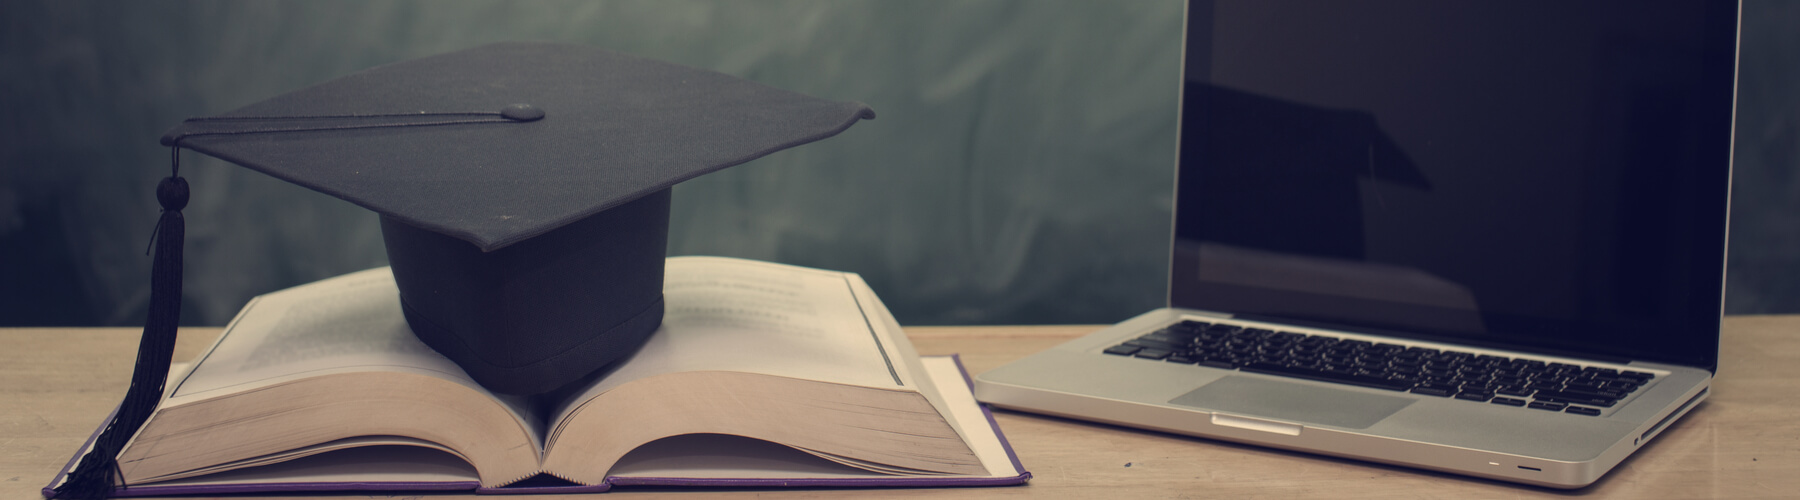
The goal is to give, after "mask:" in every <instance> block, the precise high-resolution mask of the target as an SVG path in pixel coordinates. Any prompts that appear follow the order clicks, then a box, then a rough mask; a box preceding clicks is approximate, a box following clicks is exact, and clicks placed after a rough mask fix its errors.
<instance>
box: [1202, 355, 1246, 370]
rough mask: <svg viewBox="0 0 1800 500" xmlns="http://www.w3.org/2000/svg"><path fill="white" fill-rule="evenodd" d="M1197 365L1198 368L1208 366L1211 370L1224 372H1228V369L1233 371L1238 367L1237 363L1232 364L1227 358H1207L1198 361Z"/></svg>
mask: <svg viewBox="0 0 1800 500" xmlns="http://www.w3.org/2000/svg"><path fill="white" fill-rule="evenodd" d="M1199 364H1200V366H1210V367H1213V368H1223V369H1226V370H1230V369H1234V368H1237V367H1238V365H1237V363H1234V362H1232V361H1231V360H1230V359H1228V358H1207V359H1203V360H1200V363H1199Z"/></svg>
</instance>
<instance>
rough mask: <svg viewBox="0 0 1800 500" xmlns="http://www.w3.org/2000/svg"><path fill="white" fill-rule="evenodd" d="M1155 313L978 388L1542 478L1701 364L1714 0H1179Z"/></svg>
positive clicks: (1720, 77) (1716, 291)
mask: <svg viewBox="0 0 1800 500" xmlns="http://www.w3.org/2000/svg"><path fill="white" fill-rule="evenodd" d="M1186 23H1187V24H1186V35H1185V36H1186V46H1185V50H1184V56H1183V58H1184V67H1183V71H1182V73H1183V75H1184V81H1183V82H1182V90H1181V92H1182V99H1181V124H1180V134H1181V140H1180V152H1179V155H1178V156H1179V161H1178V163H1179V165H1178V166H1177V168H1176V170H1177V172H1176V176H1175V184H1176V187H1175V210H1174V212H1175V214H1174V223H1173V226H1174V227H1173V231H1172V232H1173V244H1172V249H1171V252H1170V253H1171V258H1170V266H1169V267H1170V273H1169V290H1168V307H1166V308H1161V309H1157V310H1153V311H1150V312H1147V313H1144V314H1142V315H1139V316H1137V317H1134V318H1131V319H1129V320H1126V321H1124V322H1122V323H1118V324H1117V325H1114V326H1111V327H1109V328H1106V329H1103V330H1100V331H1098V332H1095V333H1093V334H1090V335H1087V336H1084V337H1081V338H1079V339H1076V340H1074V341H1071V342H1068V343H1066V344H1063V345H1061V346H1058V347H1055V348H1053V349H1050V350H1048V351H1044V352H1041V353H1037V354H1034V355H1031V356H1028V357H1026V358H1023V359H1020V360H1018V361H1016V362H1013V363H1010V364H1007V365H1005V366H1002V367H999V368H996V369H994V370H991V371H988V372H986V373H983V374H981V375H979V376H977V377H976V378H975V394H976V397H977V398H978V399H980V400H981V401H983V402H987V403H991V404H993V405H996V406H999V407H1002V408H1009V409H1015V410H1021V411H1027V412H1038V413H1045V414H1051V415H1058V416H1064V417H1071V418H1076V419H1085V420H1092V421H1096V422H1105V423H1111V424H1118V425H1125V426H1132V427H1139V428H1145V429H1153V430H1159V431H1166V432H1172V433H1178V434H1185V435H1192V436H1200V437H1206V438H1214V439H1221V440H1227V441H1234V442H1242V443H1252V444H1258V445H1266V446H1270V447H1276V448H1283V449H1289V450H1299V451H1307V452H1313V453H1318V454H1323V455H1332V456H1338V457H1349V458H1355V459H1362V460H1369V461H1375V462H1382V463H1388V464H1398V465H1404V466H1411V467H1418V468H1424V469H1432V470H1438V471H1446V472H1452V473H1457V474H1466V475H1471V476H1479V477H1484V478H1491V479H1497V480H1502V481H1513V482H1519V483H1527V484H1533V485H1541V486H1548V487H1556V488H1578V487H1582V486H1585V485H1588V484H1591V483H1593V482H1594V481H1596V480H1598V479H1600V478H1601V476H1603V475H1604V474H1605V473H1606V472H1607V471H1608V470H1610V469H1611V468H1613V467H1614V466H1615V465H1617V464H1619V462H1620V461H1622V460H1624V459H1625V458H1626V457H1627V456H1629V455H1630V454H1631V453H1632V452H1634V451H1636V450H1637V449H1638V448H1641V447H1643V446H1644V445H1645V444H1646V443H1648V442H1649V441H1650V440H1652V439H1654V438H1656V436H1657V434H1658V433H1659V432H1661V431H1663V430H1664V429H1667V428H1668V426H1669V424H1670V423H1671V422H1672V421H1674V420H1676V419H1678V418H1680V417H1681V416H1682V415H1683V414H1685V413H1687V412H1689V411H1693V410H1694V409H1695V406H1696V405H1697V404H1699V403H1700V402H1701V401H1703V400H1705V399H1706V397H1707V394H1708V390H1709V387H1710V385H1711V381H1712V379H1713V374H1714V372H1715V371H1716V369H1717V367H1718V353H1719V325H1720V315H1721V310H1722V306H1723V296H1724V272H1725V243H1726V218H1727V217H1726V215H1727V206H1728V202H1729V191H1730V182H1731V143H1732V115H1733V105H1734V98H1735V88H1736V82H1735V78H1736V60H1737V57H1736V55H1737V50H1736V49H1737V28H1738V6H1737V4H1736V2H1710V1H1708V2H1702V1H1683V2H1648V3H1646V2H1640V1H1600V2H1514V1H1489V2H1420V1H1404V0H1392V1H1386V0H1375V1H1356V2H1314V1H1296V0H1244V1H1231V0H1219V1H1193V2H1191V3H1190V4H1189V6H1188V9H1187V21H1186Z"/></svg>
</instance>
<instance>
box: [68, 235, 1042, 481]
mask: <svg viewBox="0 0 1800 500" xmlns="http://www.w3.org/2000/svg"><path fill="white" fill-rule="evenodd" d="M664 294H665V300H666V304H667V313H666V315H665V317H664V320H663V325H662V328H661V329H659V330H658V331H657V332H656V333H655V334H654V335H653V336H652V337H651V339H650V341H649V342H648V343H647V344H645V346H644V347H643V348H642V349H641V350H639V351H638V352H637V353H636V354H634V355H633V356H632V357H631V358H630V359H628V360H627V361H625V362H623V363H621V364H619V365H617V366H615V367H613V368H611V369H609V370H608V371H607V372H605V373H602V374H600V375H599V376H597V377H595V378H593V379H592V380H591V381H589V382H586V383H585V385H578V386H575V387H572V388H570V389H568V390H564V391H561V393H560V394H558V395H556V396H554V397H539V398H533V399H528V398H521V397H513V396H505V395H496V394H493V393H491V392H488V391H486V390H484V389H483V388H482V387H481V386H479V385H477V384H476V383H475V382H474V381H473V380H471V379H470V378H469V377H468V376H467V375H465V374H464V373H463V371H462V370H461V369H459V368H458V367H457V366H456V365H455V364H454V363H451V362H450V361H449V360H448V359H445V358H444V357H443V356H440V355H438V354H437V353H436V352H434V351H432V350H431V349H430V348H428V347H426V346H425V345H424V344H422V343H420V342H419V341H418V340H417V339H416V338H415V337H414V336H413V334H412V332H411V331H410V330H408V329H407V326H406V321H405V319H404V318H403V317H402V316H401V313H400V304H399V294H398V292H397V291H396V289H395V287H394V281H393V277H392V274H391V273H390V272H389V271H388V270H387V269H386V268H380V269H371V270H368V271H363V272H358V273H353V274H348V275H344V276H340V277H336V278H331V279H327V280H324V281H319V282H316V283H311V284H307V285H302V286H298V287H295V288H291V289H287V290H283V291H279V292H275V293H271V294H267V295H263V296H260V297H257V298H256V299H253V300H251V301H250V304H249V305H247V306H245V307H244V310H243V311H242V312H240V313H239V314H238V316H237V318H236V319H234V320H232V322H231V324H230V325H229V326H228V327H227V328H226V329H225V333H224V334H223V335H221V336H220V338H219V340H218V342H217V343H215V344H214V345H213V347H212V349H211V350H210V351H208V352H207V353H206V354H205V355H203V356H201V357H200V358H199V360H198V361H197V362H196V363H195V364H194V365H193V366H192V367H191V368H190V369H188V370H187V372H186V373H185V374H178V376H176V377H172V378H171V381H172V382H171V384H170V387H169V389H168V391H167V394H166V395H165V396H164V399H163V401H162V403H161V404H160V405H159V406H158V408H157V410H156V413H155V414H154V415H152V416H151V418H150V420H149V421H148V422H147V423H146V424H145V425H144V427H143V429H141V430H140V431H139V432H138V434H137V435H136V436H135V437H134V438H133V439H132V441H131V442H130V444H128V445H127V446H126V447H125V449H124V450H123V451H122V452H121V453H120V455H119V470H120V472H121V473H122V475H123V480H124V482H125V483H126V484H128V485H130V487H129V488H125V489H120V490H118V493H119V494H121V495H168V494H182V493H231V492H252V491H326V490H381V489H401V490H436V489H450V490H458V489H461V490H468V489H480V490H482V491H483V492H493V493H503V492H513V491H517V492H542V491H545V489H546V488H553V489H554V490H553V491H604V490H606V489H608V488H610V487H611V486H614V485H626V484H658V485H733V486H744V485H841V486H850V485H884V486H887V485H892V486H901V485H919V486H943V485H988V484H1017V483H1022V482H1024V481H1026V480H1027V479H1029V477H1030V475H1029V474H1028V473H1026V472H1024V471H1023V470H1022V469H1021V468H1020V467H1019V465H1018V463H1017V460H1016V458H1014V457H1013V456H1012V453H1011V450H1010V449H1009V448H1008V447H1007V446H1006V443H1005V442H1004V438H1003V437H1002V436H1001V435H1000V433H999V429H998V428H997V427H995V426H994V424H993V421H992V418H991V416H990V415H988V414H987V413H986V411H985V410H984V409H983V408H981V407H980V406H979V405H978V404H977V403H976V402H975V400H974V398H973V397H972V396H971V395H970V391H969V388H968V384H967V380H966V378H965V376H964V374H963V373H962V372H961V367H960V365H959V364H958V363H957V362H956V361H955V360H954V359H953V358H923V359H921V358H920V357H919V356H918V355H917V354H916V353H915V352H914V350H913V348H912V345H911V343H910V342H908V341H907V339H906V336H905V335H904V334H903V333H902V332H901V330H900V327H899V325H898V324H897V323H896V322H895V321H894V319H893V316H892V315H891V314H890V313H888V311H887V309H886V308H885V307H884V306H882V304H881V302H880V301H879V300H878V299H876V297H875V294H874V292H873V291H871V290H870V289H869V287H868V285H867V284H865V283H863V281H862V279H861V278H860V277H858V276H856V275H855V274H849V273H839V272H831V271H821V270H815V269H807V268H801V267H793V266H785V265H779V264H770V263H764V262H755V261H748V260H739V259H728V258H717V257H677V258H671V259H669V261H668V264H667V270H666V278H665V284H664ZM79 455H80V454H77V458H79ZM71 463H73V462H71ZM65 472H66V471H65ZM60 482H61V477H60V476H59V477H58V478H57V479H56V480H55V481H53V482H52V484H51V485H50V487H54V486H56V485H57V484H58V483H60Z"/></svg>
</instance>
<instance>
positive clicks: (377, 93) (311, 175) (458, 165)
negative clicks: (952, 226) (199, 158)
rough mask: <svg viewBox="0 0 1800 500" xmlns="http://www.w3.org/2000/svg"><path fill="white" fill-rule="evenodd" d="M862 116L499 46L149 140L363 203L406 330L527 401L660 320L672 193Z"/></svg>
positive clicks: (606, 61)
mask: <svg viewBox="0 0 1800 500" xmlns="http://www.w3.org/2000/svg"><path fill="white" fill-rule="evenodd" d="M873 117H874V112H873V111H871V110H870V109H869V108H868V107H867V106H864V105H863V104H861V103H855V102H838V101H828V100H823V99H818V98H814V97H809V96H806V95H801V94H798V93H794V92H789V91H785V90H781V89H776V88H772V87H768V86H765V85H761V84H757V83H754V82H750V81H747V80H743V79H740V78H736V77H732V76H729V75H725V74H721V73H716V72H712V71H706V70H700V69H694V68H689V67H685V66H679V65H675V64H670V63H665V62H660V61H654V60H650V59H644V58H639V57H633V56H628V55H624V54H620V53H616V52H610V51H606V50H600V49H596V48H590V47H582V46H574V45H563V44H551V43H501V44H494V45H488V46H484V47H478V48H474V49H469V50H464V51H461V52H455V53H450V54H444V55H439V56H434V57H427V58H423V59H417V60H412V61H406V62H401V63H395V64H390V65H387V66H381V67H377V68H374V69H370V70H366V71H363V72H360V73H356V74H353V75H350V76H346V77H343V78H339V79H336V80H332V81H329V82H326V83H323V84H319V85H315V86H313V87H309V88H306V89H302V90H299V91H295V92H292V93H289V94H286V95H283V96H280V97H276V98H273V99H269V100H267V101H263V102H259V103H256V104H251V105H249V106H245V107H243V108H240V109H237V110H235V111H232V112H229V113H226V114H223V115H219V116H216V117H208V118H199V119H193V120H189V121H187V122H185V123H183V124H181V125H180V126H177V127H175V128H174V129H173V130H170V131H169V133H168V134H167V135H166V136H164V137H163V143H164V144H165V145H169V146H176V147H182V148H187V149H191V150H194V151H199V152H202V153H206V154H208V155H211V156H214V157H217V158H220V159H224V160H226V161H230V162H232V163H236V164H239V165H242V166H245V167H249V168H251V169H253V170H257V171H260V172H263V173H266V174H269V175H272V176H275V177H277V178H280V179H282V180H286V181H288V182H292V183H295V184H299V185H301V186H305V187H308V188H311V189H314V190H317V191H320V192H323V193H325V194H329V195H332V196H336V197H338V198H342V199H344V200H347V201H349V202H351V203H355V204H357V205H361V206H363V207H365V208H368V209H370V210H374V211H375V212H376V213H378V214H380V215H381V226H382V233H383V237H384V239H385V241H386V243H387V251H388V261H389V263H390V265H391V266H392V267H393V271H394V277H395V280H396V281H397V282H398V283H399V286H400V296H401V302H402V304H403V308H404V310H405V314H406V318H407V322H408V323H409V324H410V325H411V326H412V328H413V331H414V332H415V333H416V334H417V335H418V336H419V338H420V339H421V340H423V341H424V342H425V343H426V344H427V345H430V346H431V347H432V348H434V349H437V350H438V352H440V353H443V354H444V355H445V356H448V357H449V358H450V359H452V360H455V361H456V362H457V363H458V364H460V365H461V366H462V367H463V368H464V369H465V370H467V371H468V372H469V374H470V375H471V376H473V377H474V378H475V379H476V380H477V381H479V382H481V384H482V385H484V386H487V387H488V388H490V389H493V390H496V391H499V392H505V393H514V394H532V393H539V392H544V391H548V390H550V389H554V388H556V387H558V386H561V385H563V384H564V383H567V382H570V381H573V380H576V379H578V378H580V377H581V376H583V375H586V374H588V373H590V372H593V371H594V370H595V369H598V368H600V367H602V366H605V365H607V364H609V363H611V362H612V361H614V360H617V359H618V358H620V357H622V356H623V355H626V354H629V353H630V352H632V351H633V350H634V349H636V348H637V346H638V345H640V344H641V343H642V342H643V340H644V339H645V338H647V336H648V335H649V334H650V332H652V331H654V330H655V329H656V327H657V326H658V325H660V324H661V322H662V265H663V257H664V253H665V248H666V242H667V240H668V237H667V234H668V223H669V188H670V187H671V186H674V185H675V184H676V183H678V182H681V181H684V180H687V179H690V178H693V177H696V176H699V175H702V174H705V173H708V172H712V171H715V170H719V169H723V168H726V167H730V166H734V165H738V164H740V163H744V162H747V161H750V160H753V159H756V158H759V157H762V156H764V155H767V154H769V153H772V152H775V151H779V150H782V149H786V148H789V147H793V146H797V145H801V144H805V143H808V142H812V141H816V140H820V139H824V138H826V137H830V136H832V135H835V134H837V133H838V132H841V131H843V130H844V129H846V128H848V127H849V126H850V125H851V124H852V123H854V122H856V121H857V120H859V119H865V118H873Z"/></svg>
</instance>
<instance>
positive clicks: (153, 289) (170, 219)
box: [51, 148, 188, 500]
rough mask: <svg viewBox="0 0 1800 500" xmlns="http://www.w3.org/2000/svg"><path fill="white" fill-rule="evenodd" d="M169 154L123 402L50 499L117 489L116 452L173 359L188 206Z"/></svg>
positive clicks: (157, 392)
mask: <svg viewBox="0 0 1800 500" xmlns="http://www.w3.org/2000/svg"><path fill="white" fill-rule="evenodd" d="M170 149H173V150H174V151H173V152H172V153H171V154H172V155H173V157H174V158H173V159H172V160H171V163H174V166H173V167H172V168H171V170H173V172H172V173H171V174H170V176H169V177H166V178H164V179H163V180H162V182H161V183H160V184H158V185H157V186H156V201H157V202H158V203H160V204H162V209H163V212H162V218H161V219H160V220H158V221H157V223H156V232H155V234H154V235H153V236H151V238H152V242H151V243H152V245H153V246H154V247H155V249H156V250H155V257H154V258H153V260H152V261H151V264H150V316H149V318H148V319H147V320H145V321H144V334H143V337H142V338H141V339H139V340H138V355H137V367H136V368H134V369H133V370H132V372H131V388H130V389H127V390H126V391H125V401H124V402H122V403H120V404H119V409H118V412H116V413H114V415H113V419H112V421H111V422H108V423H107V425H106V429H105V430H104V431H101V433H100V437H99V438H97V439H95V440H94V448H93V450H92V451H89V452H88V454H87V455H86V456H83V457H82V458H81V462H80V463H79V464H77V465H76V466H75V470H74V471H71V472H69V477H68V480H66V481H64V482H63V484H62V485H59V486H57V487H56V491H55V495H53V496H52V497H51V498H58V499H83V500H85V499H97V498H106V497H107V496H108V495H110V494H111V493H112V492H113V486H114V485H115V484H119V485H121V486H120V487H121V488H123V487H124V486H123V485H122V482H121V481H120V480H119V464H118V456H119V451H120V450H121V449H122V448H124V447H125V443H126V442H127V441H130V440H131V437H132V436H133V435H136V434H137V431H138V429H139V428H140V427H143V425H144V421H145V420H148V419H149V418H150V413H151V412H153V411H155V410H156V404H157V403H159V402H161V400H162V393H163V386H164V384H165V383H167V382H168V378H169V364H170V363H171V362H172V361H173V359H172V358H173V357H174V355H175V332H176V326H177V325H178V324H179V323H180V322H181V244H182V240H183V239H184V238H185V237H186V232H187V228H186V222H185V221H183V220H182V218H181V209H182V208H185V207H187V202H188V185H187V180H185V179H182V178H181V176H180V173H181V172H180V163H179V161H180V155H181V150H180V149H179V148H170Z"/></svg>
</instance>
